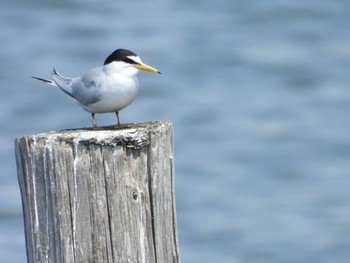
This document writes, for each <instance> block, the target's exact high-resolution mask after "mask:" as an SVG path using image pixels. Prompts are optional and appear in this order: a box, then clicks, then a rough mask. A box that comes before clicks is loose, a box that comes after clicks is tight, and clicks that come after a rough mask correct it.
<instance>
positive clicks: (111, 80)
mask: <svg viewBox="0 0 350 263" xmlns="http://www.w3.org/2000/svg"><path fill="white" fill-rule="evenodd" d="M139 70H144V71H148V72H152V73H158V74H161V72H160V71H159V70H158V69H155V68H153V67H151V66H149V65H147V64H145V63H143V62H142V60H141V59H140V57H139V56H138V55H136V54H135V53H134V52H132V51H130V50H127V49H123V48H120V49H116V50H115V51H113V52H112V53H111V54H110V55H109V56H108V57H107V58H106V59H105V61H104V64H103V65H102V66H100V67H96V68H93V69H90V70H89V71H87V72H86V73H85V74H83V75H82V76H81V77H75V78H68V77H64V76H62V75H61V74H59V73H58V72H57V70H56V69H55V68H53V70H52V74H51V75H52V80H49V79H44V78H39V77H34V76H32V78H34V79H36V80H39V81H41V82H44V83H46V84H49V85H52V86H56V87H58V88H60V89H61V90H62V91H63V92H64V93H66V94H67V95H69V96H70V97H72V98H74V99H75V100H77V101H78V103H79V104H80V106H81V107H82V108H83V109H84V110H85V111H87V112H90V113H91V118H92V122H93V125H94V129H100V127H99V126H98V125H97V122H96V119H95V114H96V113H108V112H114V113H115V114H116V116H117V122H118V123H117V125H116V128H121V127H122V125H121V123H120V118H119V111H120V110H122V109H124V108H125V107H126V106H128V105H129V104H130V103H131V102H133V100H134V99H135V98H136V97H137V95H138V92H139V84H138V79H137V77H136V75H137V73H138V71H139Z"/></svg>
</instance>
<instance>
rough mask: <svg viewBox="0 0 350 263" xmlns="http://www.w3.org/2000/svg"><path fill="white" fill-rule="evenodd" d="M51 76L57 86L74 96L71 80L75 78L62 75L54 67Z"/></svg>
mask: <svg viewBox="0 0 350 263" xmlns="http://www.w3.org/2000/svg"><path fill="white" fill-rule="evenodd" d="M52 78H53V82H54V83H55V84H56V86H57V87H59V88H60V89H61V90H62V91H63V92H64V93H66V94H68V95H69V96H71V97H73V98H75V96H74V95H73V91H72V87H71V85H72V83H73V81H74V80H76V79H77V78H67V77H63V76H62V75H60V74H59V73H58V72H57V71H56V69H55V68H54V69H53V70H52Z"/></svg>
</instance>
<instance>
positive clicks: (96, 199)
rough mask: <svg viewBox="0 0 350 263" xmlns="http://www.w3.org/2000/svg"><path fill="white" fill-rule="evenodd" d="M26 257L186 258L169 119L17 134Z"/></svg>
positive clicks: (99, 259) (46, 259)
mask: <svg viewBox="0 0 350 263" xmlns="http://www.w3.org/2000/svg"><path fill="white" fill-rule="evenodd" d="M15 148H16V158H17V172H18V180H19V185H20V188H21V194H22V202H23V212H24V225H25V236H26V246H27V256H28V262H31V263H32V262H33V263H36V262H69V263H72V262H76V263H80V262H84V263H85V262H122V263H124V262H132V263H134V262H158V263H160V262H161V263H163V262H164V263H165V262H166V263H168V262H180V258H179V250H178V240H177V228H176V211H175V200H174V173H173V162H174V160H173V131H172V124H171V122H154V123H143V124H137V125H132V126H127V127H125V128H123V129H120V130H114V129H106V130H98V131H95V130H94V131H92V130H67V131H62V132H49V133H45V134H37V135H31V136H22V137H17V138H16V140H15Z"/></svg>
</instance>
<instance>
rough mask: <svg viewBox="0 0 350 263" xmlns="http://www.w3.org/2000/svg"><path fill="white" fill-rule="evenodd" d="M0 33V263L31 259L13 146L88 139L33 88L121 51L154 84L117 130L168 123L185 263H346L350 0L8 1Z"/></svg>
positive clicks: (77, 119) (349, 244) (61, 107)
mask: <svg viewBox="0 0 350 263" xmlns="http://www.w3.org/2000/svg"><path fill="white" fill-rule="evenodd" d="M0 27H1V31H0V32H1V33H0V41H1V48H0V61H1V63H0V79H1V91H2V92H1V96H0V123H1V125H0V145H1V147H0V167H1V169H0V259H1V261H2V262H7V263H12V262H13V263H14V262H16V263H17V262H18V263H19V262H25V260H26V254H25V243H24V233H23V222H22V208H21V199H20V192H19V188H18V184H17V177H16V165H15V158H14V149H13V140H14V138H15V136H18V135H22V134H32V133H39V132H47V131H51V130H60V129H67V128H77V127H86V126H91V121H90V116H89V114H88V113H86V112H84V111H83V110H82V109H81V108H80V107H79V106H78V105H77V104H76V103H75V102H74V101H73V100H72V99H71V98H69V97H68V96H66V95H65V94H64V93H63V92H60V91H59V90H56V89H54V88H53V87H47V86H45V85H42V84H40V83H37V82H35V81H34V80H32V79H30V76H31V75H37V76H42V77H49V74H50V71H51V68H52V67H53V66H55V67H56V68H57V69H58V71H59V72H61V73H62V74H64V75H67V76H78V75H80V74H82V73H83V72H84V71H86V70H87V69H90V68H92V67H95V66H98V65H100V64H102V63H103V61H104V59H105V57H106V56H107V55H109V53H111V52H112V51H113V50H114V49H116V48H119V47H126V48H129V49H131V50H133V51H134V52H136V53H138V54H139V55H140V57H141V58H142V59H143V61H144V62H146V63H148V64H150V65H152V66H155V67H157V68H158V69H159V70H160V71H162V73H163V75H153V74H148V73H140V74H139V80H140V84H141V93H140V96H139V97H138V99H137V100H136V101H135V102H134V103H133V104H132V105H131V106H129V107H128V108H127V109H125V110H123V111H122V112H121V120H122V122H124V123H125V122H144V121H155V120H172V121H173V122H174V128H175V161H176V167H175V169H176V201H177V218H178V230H179V241H180V254H181V259H182V262H186V263H195V262H201V263H202V262H220V263H221V262H222V263H226V262H230V263H231V262H233V263H241V262H242V263H243V262H244V263H245V262H249V263H251V262H252V263H255V262H259V263H265V262H276V263H277V262H278V263H279V262H305V263H309V262H318V263H322V262H349V258H350V118H349V113H350V88H349V87H350V73H349V68H350V34H349V28H350V4H349V1H347V0H333V1H325V0H323V1H322V0H318V1H314V0H310V1H305V0H289V1H287V0H286V1H281V0H270V1H258V0H255V1H254V0H253V1H235V0H217V1H185V0H182V1H160V0H155V1H105V2H103V3H102V2H101V1H92V0H90V1H86V0H79V1H74V3H73V2H72V3H71V2H66V1H57V0H56V1H27V0H22V1H21V0H12V1H2V2H0ZM97 121H98V123H99V124H100V125H110V124H114V123H115V121H116V120H115V116H114V115H113V114H104V115H98V116H97Z"/></svg>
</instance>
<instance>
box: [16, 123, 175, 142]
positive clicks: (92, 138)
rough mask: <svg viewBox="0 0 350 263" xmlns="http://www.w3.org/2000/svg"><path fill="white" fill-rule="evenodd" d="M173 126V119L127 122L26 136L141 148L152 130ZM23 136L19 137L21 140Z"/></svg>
mask: <svg viewBox="0 0 350 263" xmlns="http://www.w3.org/2000/svg"><path fill="white" fill-rule="evenodd" d="M166 127H172V122H171V121H162V122H145V123H136V124H126V125H124V126H123V127H122V128H121V129H115V128H113V126H108V127H101V128H102V129H98V130H93V129H86V128H82V129H70V130H62V131H51V132H47V133H40V134H34V135H28V136H25V137H27V138H29V140H30V141H41V140H45V141H64V142H67V143H80V144H95V145H110V146H116V145H125V146H126V147H127V148H132V149H139V148H141V147H143V146H146V145H149V144H150V132H151V133H153V132H155V131H157V130H158V129H166ZM21 137H23V136H19V137H17V140H19V139H20V138H21Z"/></svg>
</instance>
